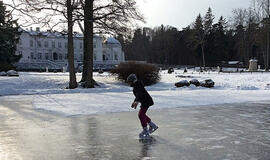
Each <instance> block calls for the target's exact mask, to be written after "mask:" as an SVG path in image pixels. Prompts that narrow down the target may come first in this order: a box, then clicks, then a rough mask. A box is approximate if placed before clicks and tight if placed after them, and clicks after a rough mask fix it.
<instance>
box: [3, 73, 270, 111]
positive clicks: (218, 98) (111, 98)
mask: <svg viewBox="0 0 270 160" xmlns="http://www.w3.org/2000/svg"><path fill="white" fill-rule="evenodd" d="M19 74H20V76H19V77H0V95H3V96H5V97H2V98H6V96H8V95H9V97H13V98H24V97H25V96H22V95H31V96H30V97H31V99H32V104H33V106H34V107H35V108H36V109H42V110H49V111H53V112H58V113H62V114H64V115H78V114H80V115H81V114H84V115H88V114H102V113H107V112H123V111H133V109H131V108H130V105H131V102H132V101H133V99H134V96H133V94H132V88H130V87H129V86H127V85H125V84H123V83H121V82H118V81H117V80H116V77H114V76H111V75H110V74H108V73H104V74H98V73H95V74H94V78H95V80H97V81H98V82H99V83H100V84H101V87H100V88H94V89H83V88H77V89H74V90H69V89H65V88H66V86H67V85H68V73H24V72H20V73H19ZM179 75H181V76H179ZM161 76H162V79H161V81H160V83H157V84H156V85H153V86H149V87H146V88H147V90H148V91H149V93H150V94H151V95H152V96H153V99H154V101H155V105H154V106H153V107H152V109H162V108H175V107H188V106H197V105H200V106H201V105H210V104H223V103H243V102H250V101H270V96H269V95H270V74H269V73H252V74H251V73H242V74H240V73H231V74H229V73H220V74H218V73H217V72H210V73H204V74H203V73H199V72H193V71H191V70H190V71H188V73H185V74H183V70H176V71H175V73H173V74H168V73H167V71H162V72H161ZM185 77H187V78H185ZM80 78H81V74H77V80H80ZM194 78H196V79H198V80H199V81H202V80H205V79H212V80H213V81H215V87H214V88H211V89H208V88H203V87H196V86H194V85H190V86H189V87H183V88H176V87H175V86H174V83H175V82H178V81H181V80H187V81H190V80H192V79H194ZM10 95H16V96H10ZM28 97H29V96H28ZM0 100H1V97H0Z"/></svg>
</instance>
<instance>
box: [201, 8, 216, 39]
mask: <svg viewBox="0 0 270 160" xmlns="http://www.w3.org/2000/svg"><path fill="white" fill-rule="evenodd" d="M214 19H215V16H214V15H213V13H212V9H211V8H210V7H209V8H208V11H207V12H206V14H205V16H204V20H203V27H204V31H205V34H210V32H211V29H212V26H213V21H214Z"/></svg>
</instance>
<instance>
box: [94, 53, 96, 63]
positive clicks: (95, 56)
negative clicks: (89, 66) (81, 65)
mask: <svg viewBox="0 0 270 160" xmlns="http://www.w3.org/2000/svg"><path fill="white" fill-rule="evenodd" d="M94 60H95V61H96V60H97V54H96V53H94Z"/></svg>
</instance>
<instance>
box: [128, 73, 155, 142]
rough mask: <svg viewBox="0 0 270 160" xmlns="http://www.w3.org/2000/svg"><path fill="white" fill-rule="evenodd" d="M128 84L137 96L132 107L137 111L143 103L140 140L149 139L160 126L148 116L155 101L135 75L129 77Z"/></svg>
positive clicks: (140, 115) (140, 114)
mask: <svg viewBox="0 0 270 160" xmlns="http://www.w3.org/2000/svg"><path fill="white" fill-rule="evenodd" d="M127 83H128V84H129V85H130V86H131V87H133V94H134V96H135V100H134V102H133V103H132V105H131V107H132V108H134V109H136V108H137V106H138V103H141V106H140V107H141V109H140V111H139V114H138V117H139V119H140V121H141V125H142V128H143V131H142V132H141V133H140V134H139V138H142V139H143V138H147V137H149V134H151V133H153V132H154V131H155V130H157V129H158V126H157V125H156V124H155V123H153V122H152V121H151V119H150V118H149V117H148V116H147V115H146V112H147V110H148V108H149V107H150V106H152V105H153V104H154V102H153V99H152V97H151V96H150V95H149V93H148V92H147V91H146V90H145V88H144V85H143V83H142V82H141V81H139V80H137V77H136V75H135V74H130V75H129V76H128V77H127ZM147 124H148V125H149V129H148V128H147Z"/></svg>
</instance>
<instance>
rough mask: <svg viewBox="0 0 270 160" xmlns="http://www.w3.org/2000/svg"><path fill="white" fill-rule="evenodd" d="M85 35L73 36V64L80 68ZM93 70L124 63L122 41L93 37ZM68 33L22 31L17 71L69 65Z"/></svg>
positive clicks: (18, 48) (38, 30)
mask: <svg viewBox="0 0 270 160" xmlns="http://www.w3.org/2000/svg"><path fill="white" fill-rule="evenodd" d="M83 45H84V44H83V35H82V34H74V63H75V66H76V67H79V66H80V65H81V64H82V63H83V48H84V46H83ZM93 47H94V55H93V60H94V67H95V68H106V67H110V66H112V65H116V64H119V63H121V62H123V61H125V55H124V52H123V51H122V46H121V44H120V42H119V41H118V40H116V39H114V38H107V39H105V40H104V38H103V37H100V36H94V39H93ZM67 49H68V43H67V34H66V33H61V32H52V31H47V32H42V31H40V29H39V28H36V30H35V31H34V30H32V29H30V30H23V31H22V34H21V36H20V40H19V43H18V45H17V51H16V53H17V54H21V55H22V58H21V59H20V61H19V63H18V64H17V68H18V69H22V70H23V69H25V70H27V69H29V70H31V69H45V68H48V69H62V68H63V67H67V66H68V60H67Z"/></svg>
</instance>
